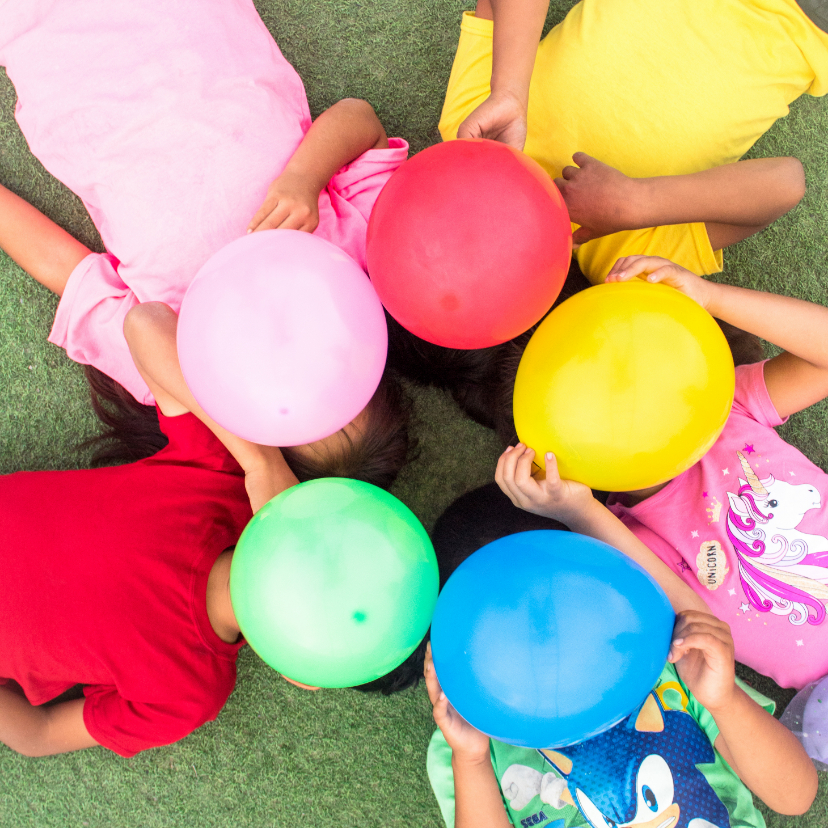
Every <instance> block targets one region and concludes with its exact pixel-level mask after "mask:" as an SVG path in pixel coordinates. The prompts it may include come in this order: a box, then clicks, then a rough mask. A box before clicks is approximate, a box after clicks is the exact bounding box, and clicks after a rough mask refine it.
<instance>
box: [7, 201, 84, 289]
mask: <svg viewBox="0 0 828 828" xmlns="http://www.w3.org/2000/svg"><path fill="white" fill-rule="evenodd" d="M0 248H2V250H3V251H4V252H5V253H6V254H7V255H8V256H10V257H11V258H12V259H14V261H15V262H17V264H19V265H20V267H22V268H23V270H25V271H26V272H27V273H28V274H30V275H31V276H32V277H34V278H35V279H36V280H37V281H38V282H40V283H41V284H42V285H45V286H46V287H47V288H49V290H51V291H52V292H53V293H57V294H58V296H61V295H62V294H63V290H64V288H65V287H66V282H67V280H68V279H69V276H70V275H71V273H72V271H73V270H74V269H75V268H76V267H77V265H78V264H79V263H80V262H81V261H82V260H83V259H85V258H86V257H87V256H88V255H89V253H90V250H89V248H88V247H86V246H85V245H83V244H81V243H80V242H79V241H78V240H77V239H75V238H73V237H72V236H70V235H69V234H68V233H67V232H66V231H65V230H63V228H61V227H58V225H57V224H55V223H54V222H53V221H52V220H51V219H48V218H46V216H44V215H43V213H41V212H40V210H38V209H37V208H36V207H33V206H32V205H31V204H29V202H28V201H24V200H23V199H22V198H20V196H17V195H15V194H14V193H13V192H11V191H10V190H7V189H6V188H5V187H3V186H0Z"/></svg>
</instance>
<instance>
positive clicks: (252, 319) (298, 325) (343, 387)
mask: <svg viewBox="0 0 828 828" xmlns="http://www.w3.org/2000/svg"><path fill="white" fill-rule="evenodd" d="M387 350H388V331H387V328H386V324H385V316H384V314H383V310H382V305H381V304H380V301H379V299H378V298H377V295H376V293H375V292H374V288H373V287H372V286H371V282H370V281H369V279H368V277H367V276H366V275H365V273H364V272H363V270H362V268H360V266H359V265H358V264H357V263H356V262H355V261H354V260H353V259H352V258H351V257H350V256H348V255H347V254H346V253H343V252H342V251H341V250H340V249H339V248H338V247H335V246H334V245H333V244H331V243H330V242H327V241H325V240H324V239H320V238H317V237H316V236H313V235H311V234H309V233H301V232H299V231H298V230H264V231H262V232H260V233H251V234H250V235H249V236H245V237H244V238H241V239H237V240H236V241H234V242H231V243H230V244H228V245H227V246H226V247H224V248H223V249H221V250H220V251H219V252H218V253H216V254H215V255H214V256H212V257H211V258H210V259H209V261H208V262H207V263H206V264H205V265H204V267H202V268H201V270H199V272H198V273H197V274H196V277H195V279H194V280H193V282H192V284H191V285H190V287H189V289H188V290H187V293H186V295H185V296H184V301H183V302H182V304H181V313H180V316H179V321H178V358H179V360H180V362H181V370H182V371H183V372H184V378H185V379H186V381H187V385H188V386H189V387H190V390H191V391H192V393H193V396H194V397H195V398H196V399H197V400H198V402H199V404H200V405H201V406H202V408H204V410H205V411H206V412H207V413H208V414H209V415H210V416H211V417H212V418H213V419H214V420H215V421H216V422H217V423H219V424H220V425H222V426H224V428H226V429H227V430H228V431H231V432H232V433H233V434H236V435H237V436H239V437H242V438H244V439H246V440H250V441H251V442H254V443H261V444H262V445H270V446H295V445H300V444H302V443H310V442H313V441H314V440H320V439H322V438H323V437H327V436H328V435H330V434H333V433H334V432H335V431H338V430H339V429H340V428H342V427H343V426H345V425H347V424H348V423H349V422H350V421H351V420H353V419H354V417H356V416H357V414H359V412H360V411H362V409H363V408H365V406H366V405H367V404H368V401H369V400H370V399H371V397H372V396H373V394H374V391H376V388H377V385H378V384H379V381H380V377H381V376H382V371H383V368H384V367H385V357H386V353H387Z"/></svg>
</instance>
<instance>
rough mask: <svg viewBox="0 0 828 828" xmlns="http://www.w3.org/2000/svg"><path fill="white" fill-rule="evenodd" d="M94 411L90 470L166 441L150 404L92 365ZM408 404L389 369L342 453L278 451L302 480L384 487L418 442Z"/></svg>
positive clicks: (141, 454)
mask: <svg viewBox="0 0 828 828" xmlns="http://www.w3.org/2000/svg"><path fill="white" fill-rule="evenodd" d="M85 373H86V379H87V381H88V382H89V389H90V392H91V395H92V407H93V409H94V411H95V414H96V415H97V417H98V419H99V420H100V421H101V423H102V424H103V426H104V430H103V432H102V433H101V434H99V435H98V436H97V437H93V438H92V439H91V440H89V441H87V442H86V443H85V444H84V445H85V446H92V448H93V457H92V461H91V464H92V465H93V466H107V465H113V464H115V463H133V462H135V461H136V460H142V459H144V458H145V457H150V456H152V455H153V454H156V453H157V452H159V451H161V449H162V448H164V446H166V445H167V438H166V437H165V436H164V433H163V432H162V431H161V428H160V426H159V424H158V414H157V412H156V410H155V407H154V406H151V405H142V404H141V403H139V402H138V401H137V400H136V399H135V398H134V397H133V396H132V395H131V394H130V393H129V392H128V391H127V390H126V389H125V388H124V387H123V386H121V385H119V384H118V383H117V382H115V380H113V379H111V378H110V377H108V376H107V375H106V374H104V373H103V372H101V371H99V370H98V369H97V368H93V367H92V366H91V365H87V366H85ZM411 417H412V406H411V401H410V399H409V398H408V396H407V394H406V393H405V391H404V389H403V388H402V386H401V384H400V382H399V380H398V379H397V378H396V377H394V376H393V375H391V374H390V373H389V372H388V371H386V373H385V374H384V375H383V378H382V380H381V381H380V384H379V387H378V388H377V390H376V392H375V393H374V396H373V397H372V398H371V401H370V402H369V403H368V405H367V406H366V415H365V419H364V422H363V427H362V432H361V434H359V436H358V437H356V438H352V437H349V436H348V435H347V434H345V433H344V432H343V433H342V440H341V445H340V449H339V450H338V451H327V452H320V453H315V454H309V453H307V452H304V453H300V452H298V451H294V450H292V449H290V448H284V449H282V453H283V454H284V456H285V460H286V461H287V463H288V465H289V466H290V467H291V470H292V471H293V473H294V474H295V475H296V477H297V478H299V480H300V481H303V480H312V479H315V478H317V477H350V478H353V479H355V480H364V481H365V482H367V483H373V484H374V485H375V486H381V487H383V488H388V486H390V485H391V484H392V483H393V482H394V479H395V478H396V476H397V474H398V472H399V471H400V469H401V468H402V467H403V466H404V465H405V463H406V462H407V461H408V460H409V459H410V458H411V457H412V455H413V453H414V452H415V449H416V439H415V438H414V437H413V436H412V435H411V434H410V433H409V427H410V424H411Z"/></svg>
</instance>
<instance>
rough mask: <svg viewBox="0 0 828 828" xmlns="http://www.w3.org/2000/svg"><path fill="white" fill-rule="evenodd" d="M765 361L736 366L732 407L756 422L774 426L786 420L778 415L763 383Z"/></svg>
mask: <svg viewBox="0 0 828 828" xmlns="http://www.w3.org/2000/svg"><path fill="white" fill-rule="evenodd" d="M765 362H767V360H764V362H754V363H751V364H750V365H738V366H737V367H736V392H735V394H734V396H733V408H734V410H737V411H739V412H741V413H742V414H745V415H747V416H748V417H750V418H751V419H752V420H756V422H757V423H761V424H762V425H765V426H768V427H770V428H775V427H776V426H779V425H782V423H784V422H786V421H787V418H786V417H785V418H783V417H780V416H779V412H777V410H776V407H775V406H774V404H773V401H772V400H771V398H770V394H768V387H767V386H766V385H765Z"/></svg>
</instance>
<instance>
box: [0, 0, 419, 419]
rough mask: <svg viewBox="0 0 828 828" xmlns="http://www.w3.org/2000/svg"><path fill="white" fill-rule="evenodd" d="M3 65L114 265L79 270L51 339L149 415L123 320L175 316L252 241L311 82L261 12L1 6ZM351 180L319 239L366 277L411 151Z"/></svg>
mask: <svg viewBox="0 0 828 828" xmlns="http://www.w3.org/2000/svg"><path fill="white" fill-rule="evenodd" d="M0 64H2V65H4V66H5V67H6V69H7V72H8V75H9V77H10V78H11V80H12V82H13V83H14V85H15V88H16V90H17V96H18V102H17V111H16V115H17V121H18V123H19V124H20V128H21V130H22V131H23V134H24V135H25V137H26V140H27V141H28V142H29V146H30V147H31V150H32V152H33V153H34V154H35V155H36V156H37V157H38V158H39V159H40V161H41V162H42V163H43V165H44V166H45V167H46V169H48V170H49V171H50V172H51V173H52V174H53V175H54V176H55V177H57V178H58V179H60V180H61V181H63V183H64V184H66V185H67V186H68V187H69V188H70V189H72V190H73V191H74V192H75V193H77V194H78V195H79V196H80V198H81V199H82V200H83V203H84V205H85V206H86V208H87V210H88V211H89V214H90V215H91V216H92V220H93V221H94V222H95V225H96V227H97V228H98V230H99V231H100V234H101V237H102V239H103V242H104V245H105V247H106V250H107V253H106V254H103V255H98V254H95V255H92V256H89V257H87V258H86V259H85V260H84V261H83V262H82V263H81V264H80V265H79V266H78V267H77V268H76V270H75V271H74V273H73V274H72V276H71V277H70V279H69V283H68V285H67V287H66V290H65V292H64V294H63V297H62V299H61V302H60V305H59V307H58V311H57V316H56V318H55V323H54V327H53V328H52V333H51V336H50V341H52V342H54V343H55V344H57V345H60V346H61V347H63V348H65V349H66V351H67V353H68V354H69V356H70V357H72V358H73V359H75V360H77V361H78V362H83V363H91V364H93V365H95V366H97V367H98V368H100V369H101V370H103V371H104V372H105V373H107V374H109V375H110V376H111V377H113V378H114V379H116V380H117V381H118V382H120V383H121V384H122V385H124V386H125V387H126V388H128V389H129V391H130V392H131V393H132V394H134V395H135V397H136V398H137V399H139V400H141V401H143V402H147V403H148V402H151V401H152V396H151V394H150V392H149V389H148V388H147V387H146V384H145V383H144V382H143V380H142V379H141V377H140V375H139V374H138V372H137V370H136V369H135V367H134V365H133V363H132V359H131V358H130V354H129V350H128V349H127V346H126V341H125V340H124V337H123V332H122V327H123V320H124V317H125V316H126V314H127V312H128V311H129V310H130V308H132V307H133V306H134V305H136V304H138V303H139V302H146V301H153V300H157V301H162V302H166V303H168V304H169V305H171V306H172V307H173V308H174V309H175V310H178V308H179V305H180V303H181V299H182V297H183V295H184V293H185V291H186V289H187V287H188V285H189V284H190V282H191V280H192V278H193V276H194V275H195V274H196V272H197V271H198V269H199V267H201V265H202V264H203V263H204V262H205V261H206V260H207V259H208V258H209V257H210V256H211V255H212V254H213V253H215V252H216V251H217V250H218V249H220V248H221V247H223V246H224V245H226V244H227V243H228V242H230V241H232V240H233V239H235V238H237V237H239V236H241V235H243V234H244V232H245V230H246V227H247V224H248V222H249V221H250V219H251V218H252V217H253V215H254V214H255V212H256V210H257V209H258V208H259V207H260V206H261V204H262V202H263V201H264V198H265V194H266V192H267V188H268V185H269V184H270V183H271V182H272V181H273V180H274V179H275V178H276V177H277V176H278V175H279V174H280V173H281V172H282V171H283V170H284V168H285V165H286V164H287V162H288V160H289V159H290V157H291V155H292V154H293V152H294V151H295V150H296V148H297V147H298V146H299V143H300V142H301V140H302V138H303V136H304V134H305V133H306V132H307V130H308V128H309V127H310V124H311V117H310V112H309V109H308V103H307V99H306V96H305V90H304V87H303V85H302V81H301V80H300V78H299V76H298V75H297V74H296V72H295V71H294V69H293V67H291V65H290V64H289V63H288V62H287V61H286V60H285V58H284V57H283V55H282V53H281V52H280V51H279V48H278V47H277V45H276V44H275V43H274V41H273V38H272V37H271V36H270V33H269V32H268V30H267V29H266V28H265V26H264V24H263V23H262V21H261V19H260V18H259V15H258V14H257V12H256V10H255V8H254V6H253V3H252V2H251V0H175V2H168V0H141V2H137V3H136V2H125V0H5V2H0ZM390 143H391V147H390V148H389V149H386V150H370V151H368V152H366V153H365V154H364V155H362V156H361V157H360V158H358V159H356V161H354V162H353V163H352V164H349V165H348V166H347V167H345V168H344V169H342V170H340V171H339V172H338V173H337V174H336V175H335V176H334V178H333V179H332V181H331V182H330V184H329V185H328V187H327V188H326V189H325V190H324V191H323V192H322V194H321V196H320V198H319V227H318V228H317V230H316V233H317V234H318V235H320V236H322V237H323V238H325V239H327V240H329V241H331V242H333V243H334V244H336V245H338V246H339V247H340V248H342V249H343V250H344V251H345V252H347V253H348V254H350V255H351V256H352V257H353V258H354V259H356V261H357V262H359V263H360V264H361V265H362V266H363V267H364V266H365V234H366V229H367V221H368V217H369V215H370V211H371V208H372V206H373V203H374V201H375V200H376V197H377V195H378V194H379V191H380V189H381V188H382V186H383V185H384V184H385V181H386V180H387V179H388V177H389V176H390V174H391V173H392V172H393V171H394V170H395V169H396V168H397V167H398V166H399V165H400V164H401V163H402V162H403V161H404V160H405V158H406V156H407V151H408V147H407V144H406V143H405V142H404V141H401V140H399V139H392V140H391V142H390Z"/></svg>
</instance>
